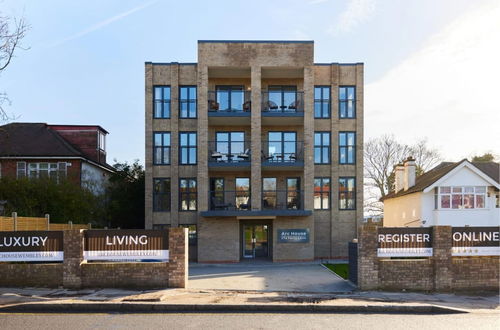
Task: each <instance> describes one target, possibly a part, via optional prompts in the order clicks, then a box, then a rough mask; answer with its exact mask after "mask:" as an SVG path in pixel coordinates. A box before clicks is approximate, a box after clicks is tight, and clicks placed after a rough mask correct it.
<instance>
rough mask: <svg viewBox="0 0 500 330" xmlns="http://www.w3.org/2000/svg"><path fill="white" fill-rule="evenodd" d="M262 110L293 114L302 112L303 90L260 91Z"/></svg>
mask: <svg viewBox="0 0 500 330" xmlns="http://www.w3.org/2000/svg"><path fill="white" fill-rule="evenodd" d="M262 112H265V113H276V114H280V113H281V114H294V113H303V112H304V92H295V91H284V92H281V91H276V92H275V91H271V92H262Z"/></svg>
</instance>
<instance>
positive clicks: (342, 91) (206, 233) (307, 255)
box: [145, 41, 363, 262]
mask: <svg viewBox="0 0 500 330" xmlns="http://www.w3.org/2000/svg"><path fill="white" fill-rule="evenodd" d="M313 53H314V42H313V41H198V63H177V62H172V63H151V62H146V64H145V78H146V81H145V93H146V94H145V95H146V100H145V101H146V102H145V108H146V111H145V113H146V224H145V225H146V228H165V227H177V226H186V227H189V228H190V257H191V258H192V259H197V260H198V261H199V262H239V261H241V260H246V259H254V258H268V259H271V260H273V261H277V262H279V261H305V260H312V259H315V258H336V257H345V256H346V255H347V243H348V242H349V241H350V240H351V239H353V238H354V237H356V233H357V227H358V225H359V224H360V223H361V222H362V219H363V213H362V212H363V64H362V63H352V64H339V63H314V60H313V58H314V56H313Z"/></svg>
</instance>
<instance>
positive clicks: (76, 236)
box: [63, 229, 84, 289]
mask: <svg viewBox="0 0 500 330" xmlns="http://www.w3.org/2000/svg"><path fill="white" fill-rule="evenodd" d="M83 233H84V230H82V229H79V230H65V231H64V239H63V244H64V245H63V249H64V262H63V286H64V287H65V288H69V289H79V288H81V286H82V277H81V268H80V264H81V263H82V261H83V235H84V234H83Z"/></svg>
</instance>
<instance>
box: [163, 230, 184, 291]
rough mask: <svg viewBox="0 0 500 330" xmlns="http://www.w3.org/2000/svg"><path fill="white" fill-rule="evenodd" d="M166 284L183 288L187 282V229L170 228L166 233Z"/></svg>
mask: <svg viewBox="0 0 500 330" xmlns="http://www.w3.org/2000/svg"><path fill="white" fill-rule="evenodd" d="M168 250H169V265H168V286H169V287H170V288H185V287H187V283H188V265H189V264H188V230H187V228H170V229H169V233H168Z"/></svg>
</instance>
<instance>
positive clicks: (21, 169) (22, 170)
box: [17, 162, 26, 179]
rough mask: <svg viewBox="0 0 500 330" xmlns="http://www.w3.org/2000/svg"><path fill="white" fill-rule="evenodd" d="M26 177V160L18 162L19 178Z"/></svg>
mask: <svg viewBox="0 0 500 330" xmlns="http://www.w3.org/2000/svg"><path fill="white" fill-rule="evenodd" d="M24 177H26V162H17V178H18V179H19V178H24Z"/></svg>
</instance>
